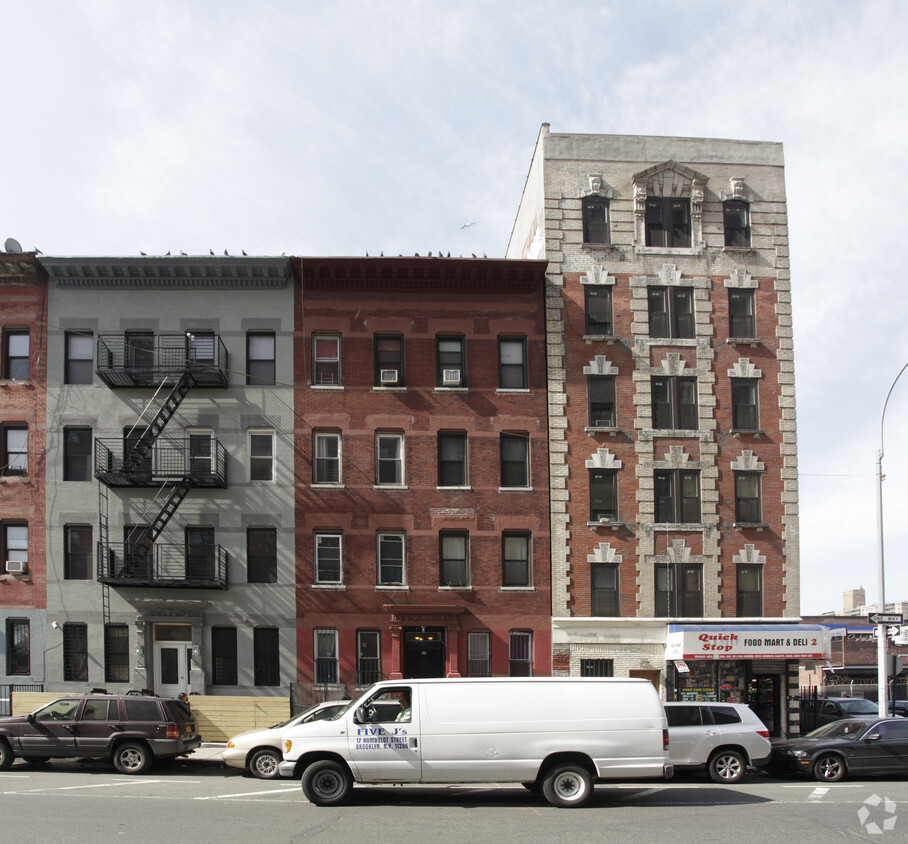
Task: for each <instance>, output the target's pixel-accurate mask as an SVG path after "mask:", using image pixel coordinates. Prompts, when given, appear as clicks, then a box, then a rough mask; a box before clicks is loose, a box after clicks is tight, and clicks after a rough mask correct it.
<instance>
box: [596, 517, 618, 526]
mask: <svg viewBox="0 0 908 844" xmlns="http://www.w3.org/2000/svg"><path fill="white" fill-rule="evenodd" d="M614 521H615V517H614V516H600V517H599V524H601V525H610V524H611V523H612V522H614Z"/></svg>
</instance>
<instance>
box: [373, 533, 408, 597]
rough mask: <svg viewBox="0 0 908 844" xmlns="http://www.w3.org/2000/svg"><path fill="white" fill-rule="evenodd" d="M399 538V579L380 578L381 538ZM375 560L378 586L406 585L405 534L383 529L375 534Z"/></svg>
mask: <svg viewBox="0 0 908 844" xmlns="http://www.w3.org/2000/svg"><path fill="white" fill-rule="evenodd" d="M391 538H394V539H399V540H400V562H401V570H400V580H383V579H382V540H383V539H391ZM375 556H376V560H377V561H378V572H377V577H378V585H379V586H406V585H407V535H406V533H404V532H403V531H399V530H383V531H380V532H379V533H378V535H377V536H376V550H375Z"/></svg>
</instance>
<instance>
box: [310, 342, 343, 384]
mask: <svg viewBox="0 0 908 844" xmlns="http://www.w3.org/2000/svg"><path fill="white" fill-rule="evenodd" d="M340 352H341V338H340V337H339V336H338V335H336V334H314V335H313V336H312V383H313V385H315V386H318V387H325V386H337V385H339V384H340V383H341V357H340Z"/></svg>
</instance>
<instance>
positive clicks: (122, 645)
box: [104, 624, 129, 683]
mask: <svg viewBox="0 0 908 844" xmlns="http://www.w3.org/2000/svg"><path fill="white" fill-rule="evenodd" d="M104 680H105V682H107V683H128V682H129V627H128V625H126V624H105V625H104Z"/></svg>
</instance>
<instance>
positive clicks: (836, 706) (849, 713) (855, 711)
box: [814, 697, 880, 727]
mask: <svg viewBox="0 0 908 844" xmlns="http://www.w3.org/2000/svg"><path fill="white" fill-rule="evenodd" d="M879 714H880V708H879V706H878V705H877V704H876V703H874V702H873V701H872V700H867V699H866V698H863V697H819V698H817V699H816V720H815V721H814V727H822V726H823V725H824V724H829V723H831V722H833V721H838V720H839V719H840V718H862V717H864V716H865V715H866V716H868V717H869V716H872V715H879Z"/></svg>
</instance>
